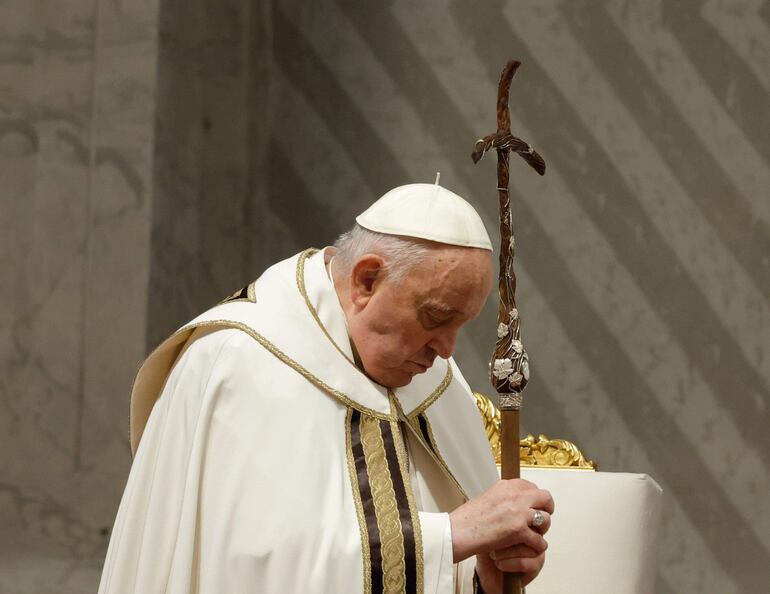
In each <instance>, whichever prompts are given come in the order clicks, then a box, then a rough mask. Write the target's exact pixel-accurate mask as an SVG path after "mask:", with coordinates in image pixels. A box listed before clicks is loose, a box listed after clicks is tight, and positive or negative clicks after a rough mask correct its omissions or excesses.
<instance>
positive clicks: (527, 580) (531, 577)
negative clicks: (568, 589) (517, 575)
mask: <svg viewBox="0 0 770 594" xmlns="http://www.w3.org/2000/svg"><path fill="white" fill-rule="evenodd" d="M542 570H543V567H542V566H541V567H540V569H538V570H537V571H532V572H530V573H525V574H524V575H523V576H522V578H521V585H522V586H528V585H529V583H530V582H531V581H532V580H534V579H535V578H536V577H537V576H538V575H539V574H540V572H541V571H542Z"/></svg>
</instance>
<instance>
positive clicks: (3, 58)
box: [0, 0, 158, 594]
mask: <svg viewBox="0 0 770 594" xmlns="http://www.w3.org/2000/svg"><path fill="white" fill-rule="evenodd" d="M157 8H158V7H157V3H156V2H152V1H150V2H147V1H141V2H122V1H117V2H116V1H112V0H110V1H106V0H100V1H98V2H93V1H92V0H89V1H84V0H80V1H74V2H72V1H69V2H63V1H47V2H5V3H2V4H0V184H1V186H0V194H1V195H2V209H0V237H2V239H0V241H2V251H1V252H0V257H1V258H2V270H3V273H4V277H5V279H6V281H5V282H3V283H2V294H1V296H0V299H1V300H2V304H3V307H2V313H0V361H2V372H0V375H1V376H2V383H1V384H0V386H1V388H0V406H1V407H2V411H3V412H2V414H1V415H0V451H2V456H0V477H1V478H0V524H1V525H2V526H3V529H2V537H0V591H2V592H4V593H6V592H7V593H9V594H11V593H13V594H15V593H19V594H22V593H28V592H35V593H47V592H52V593H53V592H56V593H65V592H66V593H69V592H72V593H74V592H86V591H95V589H96V585H97V584H98V578H99V573H100V568H101V563H102V560H103V555H104V552H105V547H106V542H107V539H108V532H109V529H110V526H111V524H112V521H113V519H114V516H115V511H116V507H115V506H116V502H117V500H118V498H119V497H120V493H121V491H122V487H123V484H124V483H125V479H126V473H127V471H128V464H129V457H128V448H127V444H126V440H125V435H126V429H127V413H126V391H127V389H128V388H129V387H130V385H131V381H132V378H133V374H134V372H135V369H136V366H137V365H138V363H139V362H140V361H141V359H142V357H143V355H144V340H145V328H144V327H145V323H146V295H147V281H148V268H149V266H148V263H149V247H150V245H149V238H150V212H151V211H150V196H151V185H152V178H151V158H152V146H153V134H154V109H155V64H156V53H157V52H156V45H157Z"/></svg>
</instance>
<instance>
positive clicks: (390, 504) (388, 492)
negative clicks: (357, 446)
mask: <svg viewBox="0 0 770 594" xmlns="http://www.w3.org/2000/svg"><path fill="white" fill-rule="evenodd" d="M359 430H360V432H361V445H362V446H363V448H364V460H365V462H366V470H367V473H368V475H369V487H370V488H371V490H372V502H373V504H374V514H375V516H376V518H377V528H378V529H379V531H380V547H381V553H382V582H383V583H382V586H383V588H382V589H383V592H384V593H386V594H391V593H393V594H396V593H399V592H404V591H405V589H406V560H405V556H406V555H405V550H404V533H403V527H402V526H401V517H400V513H399V510H398V502H397V501H396V491H395V489H394V487H393V477H391V475H390V470H389V468H388V460H387V458H386V456H385V443H384V441H383V439H382V430H381V427H380V421H379V420H377V419H374V418H372V417H369V416H367V415H361V422H360V424H359Z"/></svg>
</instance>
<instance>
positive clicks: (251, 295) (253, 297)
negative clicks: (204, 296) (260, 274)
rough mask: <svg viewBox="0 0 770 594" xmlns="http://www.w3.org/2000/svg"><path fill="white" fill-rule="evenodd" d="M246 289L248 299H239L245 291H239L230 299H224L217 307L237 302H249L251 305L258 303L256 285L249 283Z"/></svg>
mask: <svg viewBox="0 0 770 594" xmlns="http://www.w3.org/2000/svg"><path fill="white" fill-rule="evenodd" d="M245 289H246V297H239V295H240V294H241V293H243V289H238V290H237V291H236V292H235V293H233V294H232V295H230V296H229V297H226V298H224V299H223V300H222V301H220V302H219V303H218V304H217V305H224V304H225V303H235V302H236V301H248V302H250V303H256V302H257V293H256V289H255V288H254V283H249V284H248V285H246V287H245Z"/></svg>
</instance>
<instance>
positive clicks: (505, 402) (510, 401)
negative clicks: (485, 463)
mask: <svg viewBox="0 0 770 594" xmlns="http://www.w3.org/2000/svg"><path fill="white" fill-rule="evenodd" d="M520 64H521V62H519V61H517V60H511V61H509V62H508V63H507V64H506V65H505V68H503V72H502V74H501V75H500V83H499V85H498V89H497V132H495V133H494V134H490V135H488V136H485V137H484V138H481V139H479V140H478V141H476V147H475V150H474V151H473V153H472V155H471V157H472V158H473V162H474V163H478V162H479V161H480V160H481V158H482V157H483V156H484V154H485V153H486V152H487V151H488V150H490V149H492V148H494V149H496V150H497V191H498V193H499V195H500V278H499V293H500V304H499V307H498V316H497V322H498V325H497V342H496V344H495V350H494V353H493V355H492V362H491V375H490V379H491V380H492V385H493V386H494V388H495V390H496V391H497V393H498V395H499V398H500V401H499V402H500V405H499V406H500V416H501V425H502V426H501V446H502V456H501V461H502V468H501V475H502V478H503V479H513V478H519V476H520V464H519V439H520V438H519V411H520V409H521V405H522V400H523V399H522V391H523V390H524V387H525V386H526V385H527V381H528V380H529V359H528V357H527V352H526V351H525V350H524V346H523V345H522V343H521V319H520V317H519V310H518V309H517V307H516V295H515V293H516V275H515V273H514V271H513V258H514V254H515V246H516V244H515V241H514V236H513V219H512V216H511V200H510V196H509V194H508V185H509V171H508V165H509V158H510V151H513V152H515V153H517V154H518V155H519V156H520V157H522V158H523V159H524V160H525V161H526V162H527V163H528V164H529V165H530V166H531V167H532V168H533V169H534V170H535V171H537V172H538V173H539V174H540V175H543V174H544V173H545V161H543V158H542V157H541V156H540V155H539V154H538V153H537V152H536V151H535V150H534V149H533V148H532V146H531V145H530V144H529V143H528V142H525V141H524V140H521V139H520V138H517V137H515V136H513V135H512V134H511V114H510V110H509V107H508V95H509V91H510V87H511V80H512V79H513V75H514V74H515V73H516V70H517V69H518V67H519V65H520ZM522 591H523V589H522V585H521V577H520V575H518V574H510V573H508V574H504V576H503V592H504V593H505V594H513V593H516V594H519V593H521V592H522Z"/></svg>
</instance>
